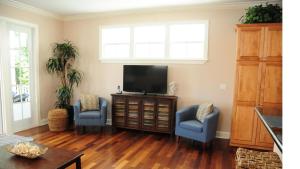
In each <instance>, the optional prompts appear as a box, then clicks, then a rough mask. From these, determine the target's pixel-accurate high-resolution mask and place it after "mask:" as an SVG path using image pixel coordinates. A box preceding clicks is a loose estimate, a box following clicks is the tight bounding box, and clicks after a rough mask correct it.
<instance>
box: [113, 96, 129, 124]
mask: <svg viewBox="0 0 300 169" xmlns="http://www.w3.org/2000/svg"><path fill="white" fill-rule="evenodd" d="M112 105H113V106H112V113H113V114H112V117H113V119H112V120H113V124H114V125H115V126H116V127H124V126H125V117H126V98H125V97H113V104H112Z"/></svg>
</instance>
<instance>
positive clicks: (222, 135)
mask: <svg viewBox="0 0 300 169" xmlns="http://www.w3.org/2000/svg"><path fill="white" fill-rule="evenodd" d="M46 124H48V119H42V120H40V122H39V125H40V126H43V125H46ZM106 125H110V126H111V125H112V121H111V119H107V120H106ZM216 138H221V139H229V138H230V132H227V131H217V132H216Z"/></svg>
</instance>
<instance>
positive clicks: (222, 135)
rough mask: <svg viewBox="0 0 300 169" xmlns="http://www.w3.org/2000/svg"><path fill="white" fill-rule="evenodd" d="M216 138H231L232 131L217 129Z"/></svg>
mask: <svg viewBox="0 0 300 169" xmlns="http://www.w3.org/2000/svg"><path fill="white" fill-rule="evenodd" d="M216 138H222V139H229V138H230V132H227V131H217V132H216Z"/></svg>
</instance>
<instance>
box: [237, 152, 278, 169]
mask: <svg viewBox="0 0 300 169" xmlns="http://www.w3.org/2000/svg"><path fill="white" fill-rule="evenodd" d="M236 169H282V163H281V160H280V158H279V156H278V155H277V154H276V153H275V152H260V151H254V150H248V149H244V148H238V149H237V151H236Z"/></svg>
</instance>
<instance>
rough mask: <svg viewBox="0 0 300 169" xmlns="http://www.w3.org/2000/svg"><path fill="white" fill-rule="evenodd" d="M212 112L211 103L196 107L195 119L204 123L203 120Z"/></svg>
mask: <svg viewBox="0 0 300 169" xmlns="http://www.w3.org/2000/svg"><path fill="white" fill-rule="evenodd" d="M212 110H213V104H212V103H202V104H200V105H199V106H198V110H197V113H196V119H197V120H199V121H200V122H201V123H203V122H204V118H205V117H206V116H207V115H208V114H209V113H211V112H212Z"/></svg>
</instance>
